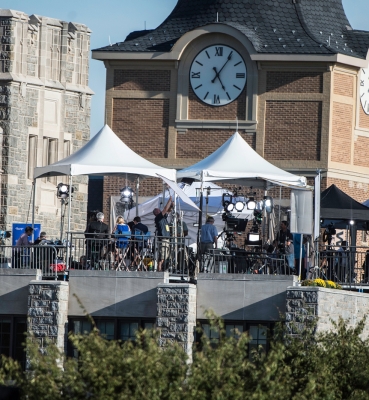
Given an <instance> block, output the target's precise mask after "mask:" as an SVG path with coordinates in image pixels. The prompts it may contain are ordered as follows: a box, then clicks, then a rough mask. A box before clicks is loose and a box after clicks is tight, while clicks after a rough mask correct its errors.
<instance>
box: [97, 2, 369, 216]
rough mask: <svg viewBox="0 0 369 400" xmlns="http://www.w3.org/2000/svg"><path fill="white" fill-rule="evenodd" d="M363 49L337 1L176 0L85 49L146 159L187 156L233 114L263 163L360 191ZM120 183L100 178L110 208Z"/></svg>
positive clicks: (220, 135) (368, 134) (206, 146)
mask: <svg viewBox="0 0 369 400" xmlns="http://www.w3.org/2000/svg"><path fill="white" fill-rule="evenodd" d="M368 47H369V32H364V31H357V30H354V29H353V28H352V27H351V25H350V22H349V21H348V20H347V18H346V15H345V12H344V10H343V6H342V1H341V0H329V1H327V0H299V1H295V0H276V1H261V2H260V1H255V0H242V1H241V0H227V1H225V0H215V1H205V0H202V1H198V0H178V3H177V5H176V7H175V8H174V10H173V11H172V13H171V14H170V15H169V16H168V18H167V19H166V20H165V21H164V22H163V23H162V24H161V25H160V26H159V27H158V28H156V29H154V30H150V31H148V30H147V31H139V32H132V33H131V34H130V35H128V37H127V38H126V40H125V41H122V42H120V43H116V44H114V45H112V46H106V47H103V48H100V49H95V50H93V52H92V56H93V58H94V59H98V60H102V61H104V63H105V66H106V70H107V80H106V118H107V123H108V124H109V125H110V126H111V128H112V129H113V131H114V132H115V133H116V134H118V135H119V136H120V137H121V139H122V140H123V141H124V142H125V143H126V144H127V145H128V146H130V147H131V148H132V149H133V150H135V151H136V152H137V153H139V154H140V155H142V156H144V157H147V158H149V159H150V161H153V162H155V163H157V164H159V165H162V166H166V167H175V168H182V167H185V166H188V165H191V164H192V163H194V162H197V161H199V160H201V159H203V158H204V157H206V156H208V155H209V154H210V153H211V152H213V151H214V150H215V149H217V148H218V147H219V146H220V145H221V144H223V143H224V142H225V141H226V140H227V139H228V138H229V137H230V136H231V135H232V134H233V133H234V131H235V130H236V119H238V129H239V132H240V133H241V134H242V136H243V138H244V139H245V140H246V141H247V142H248V143H249V144H250V145H251V146H252V147H253V148H254V149H255V150H256V151H257V152H258V153H259V154H260V155H262V156H263V157H265V158H266V159H267V160H268V161H271V162H272V163H273V164H275V165H277V166H278V167H281V168H283V169H286V170H288V171H290V172H293V173H296V174H299V175H304V176H306V177H307V178H308V179H309V182H310V183H312V178H313V177H314V176H315V175H316V170H317V168H320V169H322V171H323V186H324V188H325V187H327V186H330V185H331V184H332V183H334V184H336V185H337V186H338V187H340V188H341V189H342V190H344V191H345V192H349V194H350V195H351V196H353V197H354V198H355V199H356V200H358V201H364V200H365V199H367V198H369V178H368V173H369V162H368V159H367V157H366V153H367V152H368V151H369V110H368V104H369V94H368V88H369V82H368V79H367V77H368V75H369V69H368V63H369V61H368V57H367V54H368ZM231 53H232V54H231ZM229 57H231V60H230V62H228V63H227V64H226V66H225V67H224V69H223V70H221V71H222V72H220V68H221V67H222V66H223V65H225V63H226V62H227V59H228V58H229ZM232 59H233V60H236V59H237V60H238V59H239V60H240V61H241V64H237V62H236V61H235V62H232ZM214 68H216V70H214ZM218 74H219V75H218ZM364 81H365V82H364ZM361 84H362V85H365V86H361ZM223 86H224V87H225V89H223ZM360 89H363V90H360ZM119 186H120V182H119V180H118V179H117V178H111V177H109V178H106V179H104V208H105V210H106V211H107V210H108V208H109V204H110V202H109V198H110V196H111V195H116V194H118V193H117V190H118V187H119ZM141 189H142V190H143V191H141ZM160 189H161V186H160V183H159V182H154V181H151V182H148V181H146V182H145V184H142V185H141V187H140V191H141V193H142V194H145V195H146V194H154V193H157V192H160ZM145 190H146V191H147V192H145ZM284 195H285V197H286V198H288V197H289V196H288V193H287V192H286V193H284Z"/></svg>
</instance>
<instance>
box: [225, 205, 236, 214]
mask: <svg viewBox="0 0 369 400" xmlns="http://www.w3.org/2000/svg"><path fill="white" fill-rule="evenodd" d="M225 209H226V211H228V212H232V211H233V210H234V204H233V203H229V204H228V205H227V207H226V208H225Z"/></svg>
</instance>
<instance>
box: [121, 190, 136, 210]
mask: <svg viewBox="0 0 369 400" xmlns="http://www.w3.org/2000/svg"><path fill="white" fill-rule="evenodd" d="M133 195H134V193H133V189H132V188H131V187H130V186H125V187H124V188H123V189H120V202H121V203H123V204H125V205H128V206H132V205H133Z"/></svg>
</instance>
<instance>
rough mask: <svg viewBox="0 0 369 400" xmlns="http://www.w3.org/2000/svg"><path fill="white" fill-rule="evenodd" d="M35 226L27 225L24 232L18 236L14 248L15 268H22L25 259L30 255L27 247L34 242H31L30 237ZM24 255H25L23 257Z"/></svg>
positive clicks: (13, 263)
mask: <svg viewBox="0 0 369 400" xmlns="http://www.w3.org/2000/svg"><path fill="white" fill-rule="evenodd" d="M32 233H33V228H32V226H26V228H25V229H24V233H22V234H21V235H20V237H19V238H18V240H17V242H16V244H15V246H16V248H14V249H13V255H12V258H13V262H12V265H13V268H22V267H23V266H24V265H23V262H24V261H25V259H26V258H28V257H27V255H28V250H27V249H26V248H25V247H27V246H29V245H31V244H33V243H31V242H29V240H28V238H29V237H30V236H31V235H32ZM22 256H23V257H22Z"/></svg>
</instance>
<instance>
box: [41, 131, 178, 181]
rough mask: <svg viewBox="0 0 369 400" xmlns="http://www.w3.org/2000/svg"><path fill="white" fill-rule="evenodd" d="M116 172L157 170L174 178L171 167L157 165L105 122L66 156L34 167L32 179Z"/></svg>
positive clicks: (146, 173) (153, 172)
mask: <svg viewBox="0 0 369 400" xmlns="http://www.w3.org/2000/svg"><path fill="white" fill-rule="evenodd" d="M116 174H121V175H123V174H124V175H125V176H127V179H135V178H136V177H137V176H141V177H148V176H153V177H157V174H160V175H162V176H164V177H166V178H168V179H170V180H172V181H175V179H176V171H175V170H174V169H167V168H163V167H159V166H158V165H156V164H153V163H152V162H150V161H148V160H146V159H145V158H143V157H141V156H139V155H138V154H137V153H135V152H134V151H133V150H131V149H130V148H129V147H128V146H127V145H126V144H125V143H123V142H122V140H121V139H119V137H118V136H117V135H116V134H115V133H114V132H113V131H112V130H111V129H110V128H109V126H108V125H105V126H104V127H103V128H102V129H101V130H100V131H99V132H98V133H97V134H96V135H95V136H94V137H93V138H92V139H91V140H90V141H89V142H88V143H86V144H85V145H84V146H83V147H82V148H80V149H79V150H77V151H76V152H75V153H73V154H72V155H70V156H69V157H66V158H64V159H63V160H60V161H57V162H56V163H54V164H51V165H46V166H45V167H37V168H35V169H34V178H35V179H37V178H43V177H46V176H63V175H67V176H75V175H116Z"/></svg>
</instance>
